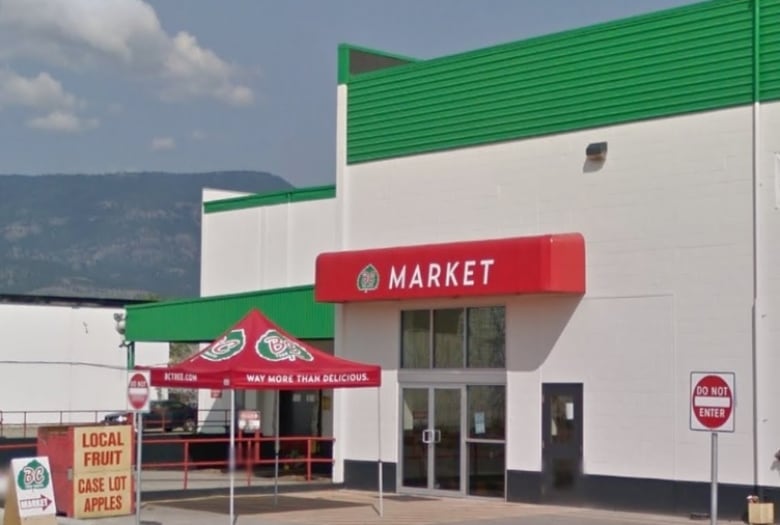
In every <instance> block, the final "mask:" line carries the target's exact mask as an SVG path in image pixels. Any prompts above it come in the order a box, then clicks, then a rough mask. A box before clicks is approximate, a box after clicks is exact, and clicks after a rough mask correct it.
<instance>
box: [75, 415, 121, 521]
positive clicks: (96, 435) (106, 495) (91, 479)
mask: <svg viewBox="0 0 780 525" xmlns="http://www.w3.org/2000/svg"><path fill="white" fill-rule="evenodd" d="M73 440H74V443H73V445H74V447H73V450H74V458H73V498H74V517H76V518H87V517H89V518H98V517H104V516H121V515H126V514H130V513H132V504H133V492H132V491H133V471H132V469H133V434H132V430H131V427H130V426H129V425H121V426H119V425H118V426H113V427H112V426H104V427H76V428H74V429H73Z"/></svg>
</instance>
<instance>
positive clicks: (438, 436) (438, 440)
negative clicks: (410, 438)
mask: <svg viewBox="0 0 780 525" xmlns="http://www.w3.org/2000/svg"><path fill="white" fill-rule="evenodd" d="M433 435H434V436H436V437H435V438H434V440H433V442H434V443H441V430H439V429H438V428H437V429H436V430H434V431H433Z"/></svg>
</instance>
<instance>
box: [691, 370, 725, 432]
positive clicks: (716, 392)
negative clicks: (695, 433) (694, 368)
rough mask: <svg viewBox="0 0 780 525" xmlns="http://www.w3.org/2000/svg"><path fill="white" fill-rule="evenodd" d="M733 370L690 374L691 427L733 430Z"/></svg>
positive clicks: (719, 430) (710, 430)
mask: <svg viewBox="0 0 780 525" xmlns="http://www.w3.org/2000/svg"><path fill="white" fill-rule="evenodd" d="M734 399H735V397H734V374H733V373H732V372H694V373H692V374H691V430H706V431H709V432H734Z"/></svg>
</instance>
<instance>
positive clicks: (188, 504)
mask: <svg viewBox="0 0 780 525" xmlns="http://www.w3.org/2000/svg"><path fill="white" fill-rule="evenodd" d="M229 502H230V500H229V498H228V497H227V496H210V497H205V498H197V499H181V500H167V501H157V502H155V505H157V506H160V507H172V508H177V509H185V510H194V511H201V512H211V513H214V514H228V513H229V506H228V505H229V504H230V503H229ZM366 506H368V505H367V504H365V503H355V502H351V501H339V500H334V499H324V498H301V497H295V496H279V498H278V502H277V504H276V505H274V497H273V496H267V495H262V496H236V498H235V510H236V514H237V515H239V516H246V515H249V514H263V513H266V512H290V511H301V510H329V509H340V508H348V507H366Z"/></svg>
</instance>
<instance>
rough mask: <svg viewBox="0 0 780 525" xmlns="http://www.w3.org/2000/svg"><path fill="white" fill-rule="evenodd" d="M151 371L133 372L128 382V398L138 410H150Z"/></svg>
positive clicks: (131, 404)
mask: <svg viewBox="0 0 780 525" xmlns="http://www.w3.org/2000/svg"><path fill="white" fill-rule="evenodd" d="M149 385H150V381H149V372H148V371H143V372H132V373H131V374H130V380H129V381H128V383H127V400H128V402H129V403H130V408H132V409H133V410H135V411H137V412H149V396H150V394H151V392H150V389H149Z"/></svg>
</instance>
